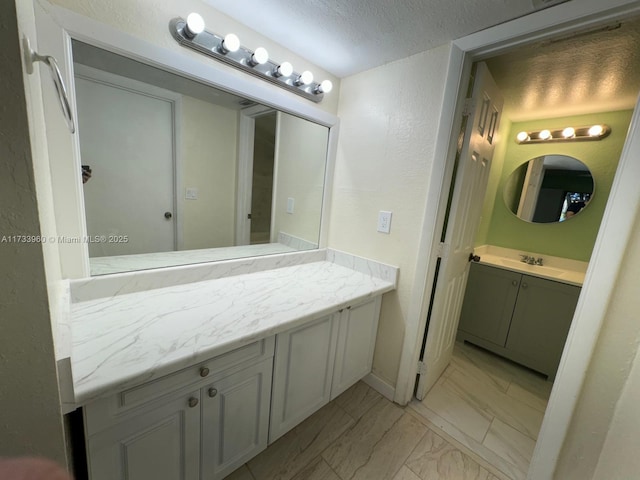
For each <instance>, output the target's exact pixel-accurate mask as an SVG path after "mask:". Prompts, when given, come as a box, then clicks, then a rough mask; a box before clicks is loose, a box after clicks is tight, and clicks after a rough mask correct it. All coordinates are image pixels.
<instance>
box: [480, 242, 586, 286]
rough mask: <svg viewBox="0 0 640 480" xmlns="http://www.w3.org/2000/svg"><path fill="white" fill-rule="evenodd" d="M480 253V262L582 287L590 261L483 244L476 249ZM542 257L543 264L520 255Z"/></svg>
mask: <svg viewBox="0 0 640 480" xmlns="http://www.w3.org/2000/svg"><path fill="white" fill-rule="evenodd" d="M474 253H475V254H477V255H480V263H482V264H485V265H491V266H493V267H498V268H502V269H504V270H511V271H513V272H518V273H524V274H526V275H531V276H534V277H540V278H545V279H547V280H553V281H556V282H561V283H567V284H569V285H576V286H579V287H581V286H582V284H583V283H584V277H585V275H586V271H587V267H588V265H589V264H588V263H587V262H582V261H578V260H571V259H566V258H560V257H554V256H551V255H545V254H540V253H530V252H521V251H519V250H513V249H508V248H502V247H496V246H493V245H483V246H482V247H477V248H475V249H474ZM522 254H526V255H529V256H532V257H534V258H542V259H543V265H529V264H527V263H524V262H522V261H521V258H520V255H522Z"/></svg>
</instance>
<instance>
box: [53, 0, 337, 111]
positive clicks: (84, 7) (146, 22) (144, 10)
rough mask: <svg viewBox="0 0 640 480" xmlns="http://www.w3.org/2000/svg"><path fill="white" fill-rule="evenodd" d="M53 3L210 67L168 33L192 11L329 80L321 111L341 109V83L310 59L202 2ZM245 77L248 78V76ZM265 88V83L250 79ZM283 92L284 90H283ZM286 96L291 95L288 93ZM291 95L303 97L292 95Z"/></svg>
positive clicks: (213, 26) (213, 27)
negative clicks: (174, 21) (177, 19)
mask: <svg viewBox="0 0 640 480" xmlns="http://www.w3.org/2000/svg"><path fill="white" fill-rule="evenodd" d="M49 1H50V2H51V3H53V4H57V5H59V6H61V7H64V8H67V9H69V10H73V11H75V12H78V13H80V14H82V15H84V16H87V17H89V18H92V19H94V20H97V21H99V22H103V23H105V24H107V25H110V26H111V27H113V28H116V29H118V30H121V31H123V32H125V33H128V34H130V35H133V36H136V37H139V38H142V39H144V40H146V41H148V42H151V43H153V44H155V45H158V46H161V47H163V48H167V49H169V50H171V51H174V52H180V53H181V54H183V55H189V56H190V57H192V58H194V59H196V60H198V61H201V62H203V63H207V64H209V63H210V62H212V60H211V59H210V58H206V57H204V56H203V55H201V54H199V53H197V52H194V51H191V50H189V49H187V48H184V47H181V46H180V45H178V43H177V42H176V41H175V40H174V39H173V37H172V36H171V34H170V33H169V21H170V20H171V19H172V18H174V17H183V18H185V17H186V16H187V15H188V14H189V13H191V12H198V13H200V15H202V17H203V18H204V20H205V23H206V25H207V30H209V31H212V32H214V33H218V34H227V33H230V32H233V33H235V34H237V35H238V37H239V38H240V42H241V43H242V45H244V46H246V47H247V48H251V49H253V50H255V49H256V48H257V47H259V46H263V47H265V48H266V49H267V50H268V51H269V56H270V57H271V58H272V59H274V60H278V61H280V62H284V61H285V60H286V61H289V62H291V64H292V65H293V67H294V69H295V70H296V71H297V72H302V71H304V70H311V71H312V72H313V74H314V77H315V78H317V79H325V78H326V79H329V80H331V81H332V82H333V85H334V89H333V91H332V92H331V93H330V94H327V95H325V97H324V99H323V100H322V102H320V103H319V104H318V106H319V108H321V109H323V110H325V111H327V112H330V113H335V112H336V111H337V109H338V97H339V92H340V80H339V79H338V78H336V77H335V76H333V75H331V74H330V73H328V72H327V71H325V70H323V69H321V68H320V67H318V66H316V65H313V64H312V63H310V62H309V61H308V60H305V59H304V58H302V57H300V56H299V55H296V54H294V53H293V52H292V51H290V50H288V49H287V48H285V47H284V46H282V45H279V44H277V43H276V42H274V41H273V40H269V39H268V38H266V37H264V36H262V35H260V34H258V33H257V32H255V31H254V30H251V29H250V28H248V27H246V26H244V25H242V24H241V23H238V22H237V21H236V20H233V19H232V18H230V17H228V16H227V15H225V14H223V13H221V12H220V11H218V10H216V9H214V8H212V7H210V6H209V5H207V4H206V2H203V1H200V0H181V1H176V0H109V1H105V0H49ZM216 65H217V66H219V67H220V68H224V69H229V70H232V71H234V72H237V70H236V69H234V68H233V67H227V66H225V65H224V64H222V63H221V62H216ZM245 77H247V76H246V75H245ZM250 81H255V82H256V83H259V84H261V85H264V83H265V82H264V81H263V80H260V79H257V78H256V79H253V78H251V79H250ZM282 91H283V92H284V90H282ZM287 95H289V94H288V93H287ZM290 95H293V96H295V97H296V98H300V97H298V96H297V95H295V94H293V93H291V94H290Z"/></svg>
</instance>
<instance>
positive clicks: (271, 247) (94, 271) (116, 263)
mask: <svg viewBox="0 0 640 480" xmlns="http://www.w3.org/2000/svg"><path fill="white" fill-rule="evenodd" d="M297 250H298V249H296V248H293V247H291V246H288V245H283V244H282V243H261V244H257V245H241V246H236V247H226V248H205V249H200V250H177V251H171V252H156V253H141V254H137V255H117V256H112V257H93V258H90V259H89V264H90V266H91V267H90V268H91V275H92V276H94V275H108V274H111V273H120V272H131V271H137V270H147V269H150V268H163V267H171V266H175V265H189V264H194V263H203V262H217V261H220V260H229V259H232V258H244V257H255V256H259V255H273V254H274V253H287V252H295V251H297Z"/></svg>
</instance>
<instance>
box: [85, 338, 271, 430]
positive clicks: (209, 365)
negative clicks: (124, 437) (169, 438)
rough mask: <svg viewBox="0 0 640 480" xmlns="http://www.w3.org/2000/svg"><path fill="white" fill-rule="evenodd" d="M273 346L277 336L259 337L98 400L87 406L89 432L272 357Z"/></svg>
mask: <svg viewBox="0 0 640 480" xmlns="http://www.w3.org/2000/svg"><path fill="white" fill-rule="evenodd" d="M274 345H275V337H269V338H266V339H264V340H259V341H257V342H253V343H250V344H248V345H245V346H244V347H240V348H237V349H235V350H232V351H231V352H228V353H225V354H223V355H219V356H217V357H213V358H211V359H209V360H205V361H202V362H198V363H196V364H194V365H193V366H191V367H187V368H185V369H183V370H179V371H177V372H175V373H172V374H169V375H166V376H164V377H161V378H159V379H157V380H153V381H150V382H147V383H144V384H142V385H138V386H136V387H132V388H129V389H127V390H123V391H122V392H120V393H117V394H116V395H111V396H109V397H105V398H102V399H98V400H96V401H94V402H92V403H90V404H89V405H87V406H85V407H84V418H85V429H86V433H87V435H92V434H94V433H96V432H99V431H101V430H103V429H105V428H107V427H109V426H111V425H113V424H115V423H118V422H121V421H123V419H125V418H126V417H128V416H129V414H135V412H136V411H137V410H138V409H139V408H140V407H143V406H144V405H146V404H147V403H149V402H152V401H155V400H158V399H159V398H161V397H164V396H167V395H170V394H172V393H175V392H178V391H180V390H182V389H184V388H188V389H194V388H199V384H206V383H209V382H211V379H212V377H214V376H217V375H218V374H219V373H220V372H225V371H228V370H229V369H232V368H234V367H236V366H238V365H248V364H254V363H258V362H260V361H262V360H264V359H266V358H270V357H273V352H274Z"/></svg>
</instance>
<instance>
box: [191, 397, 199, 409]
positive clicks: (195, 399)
mask: <svg viewBox="0 0 640 480" xmlns="http://www.w3.org/2000/svg"><path fill="white" fill-rule="evenodd" d="M197 406H198V399H197V398H196V397H191V398H190V399H189V407H191V408H193V407H197Z"/></svg>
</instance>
